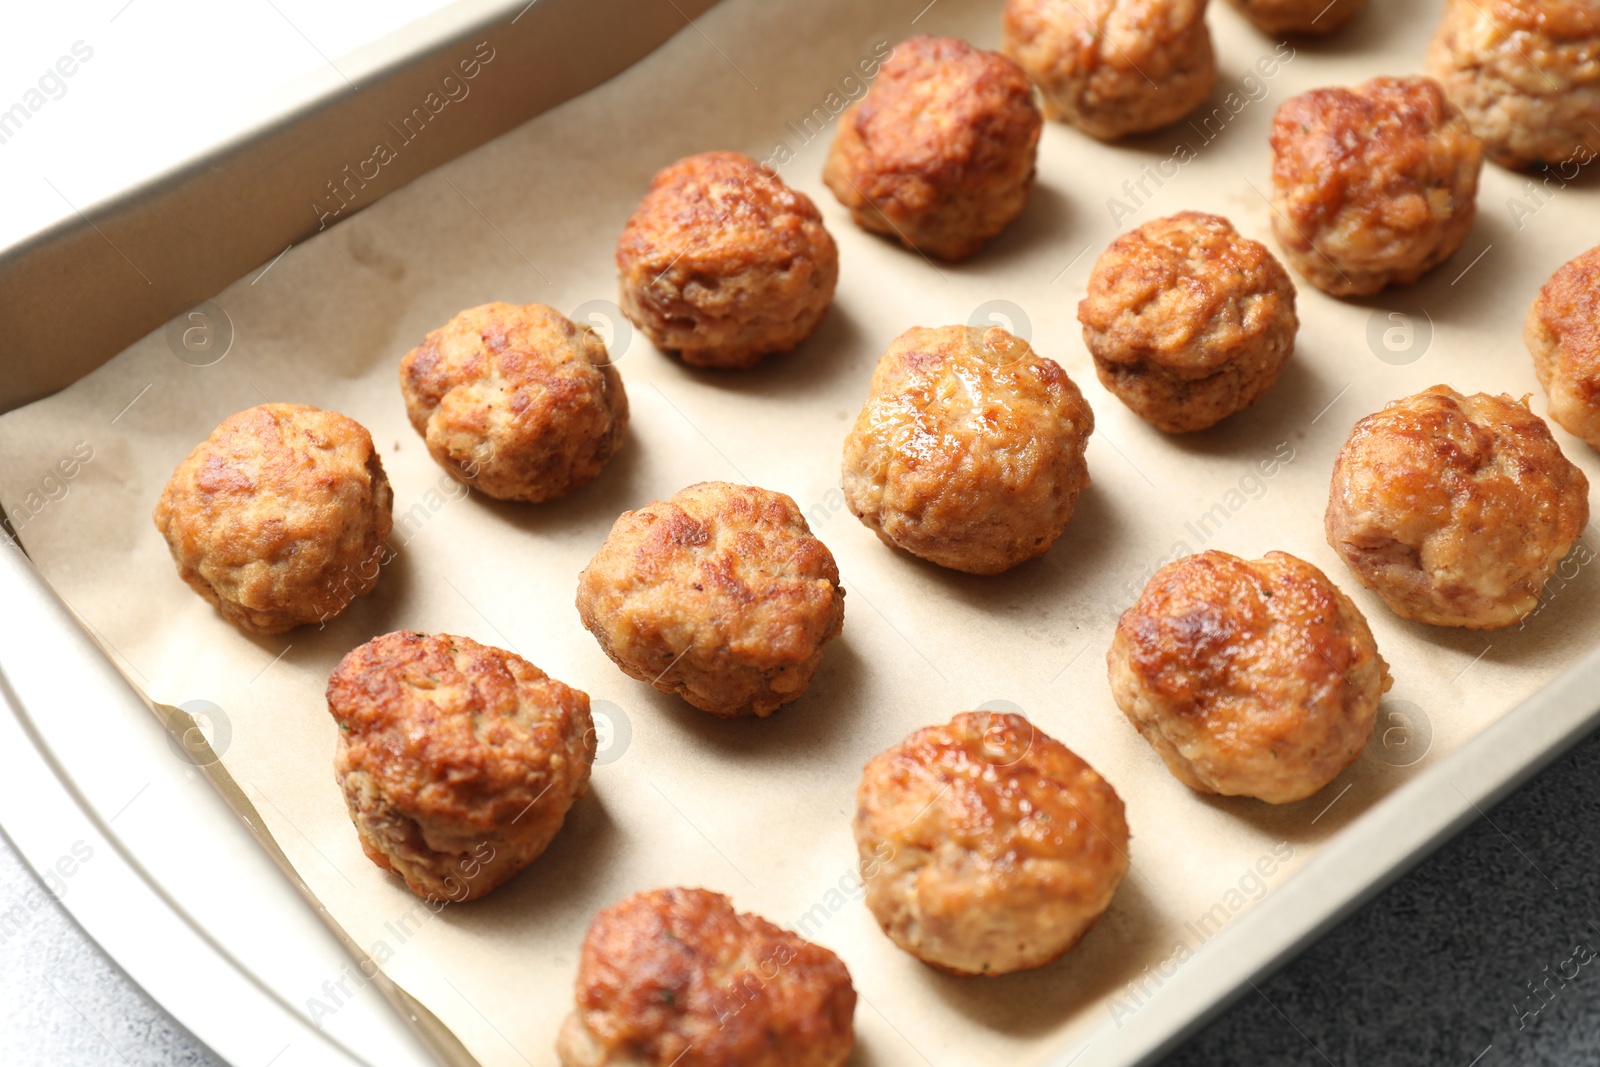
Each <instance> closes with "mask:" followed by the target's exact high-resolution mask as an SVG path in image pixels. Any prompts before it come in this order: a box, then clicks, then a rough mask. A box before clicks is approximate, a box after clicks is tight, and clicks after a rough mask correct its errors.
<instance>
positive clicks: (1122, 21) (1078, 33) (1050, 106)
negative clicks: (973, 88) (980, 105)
mask: <svg viewBox="0 0 1600 1067" xmlns="http://www.w3.org/2000/svg"><path fill="white" fill-rule="evenodd" d="M1205 13H1206V0H1006V6H1005V14H1004V16H1003V27H1002V28H1003V33H1004V37H1003V42H1004V43H1003V44H1002V45H1001V48H1002V49H1003V50H1004V51H1005V53H1006V55H1008V56H1010V57H1011V58H1012V59H1015V60H1016V61H1017V62H1018V63H1020V64H1022V69H1023V70H1025V71H1027V73H1028V77H1029V78H1031V79H1032V80H1033V83H1034V84H1035V85H1037V86H1038V87H1039V92H1040V93H1041V94H1042V95H1043V97H1044V113H1045V114H1046V115H1047V116H1049V117H1050V118H1052V119H1061V120H1063V121H1065V122H1069V123H1071V124H1072V125H1074V126H1076V127H1078V129H1080V130H1082V131H1083V132H1084V133H1087V134H1088V135H1089V136H1091V137H1098V138H1099V139H1100V140H1102V141H1114V140H1116V139H1117V138H1119V137H1126V136H1127V135H1129V134H1132V133H1143V132H1146V131H1148V130H1158V129H1160V128H1161V127H1163V126H1169V125H1171V124H1172V123H1174V122H1177V121H1178V120H1179V119H1181V118H1183V116H1185V115H1187V114H1188V113H1189V112H1191V111H1193V110H1194V109H1195V108H1196V107H1198V106H1199V105H1200V104H1201V103H1202V102H1203V101H1204V100H1205V98H1206V97H1208V96H1210V95H1211V88H1212V86H1214V85H1215V84H1216V81H1217V58H1216V55H1215V53H1214V52H1213V51H1212V49H1211V31H1210V30H1208V29H1206V21H1205Z"/></svg>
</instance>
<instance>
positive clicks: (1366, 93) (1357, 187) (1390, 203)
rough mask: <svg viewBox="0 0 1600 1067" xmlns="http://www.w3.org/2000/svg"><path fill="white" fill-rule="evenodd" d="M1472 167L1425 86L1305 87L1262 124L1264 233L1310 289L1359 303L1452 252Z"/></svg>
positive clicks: (1476, 163)
mask: <svg viewBox="0 0 1600 1067" xmlns="http://www.w3.org/2000/svg"><path fill="white" fill-rule="evenodd" d="M1482 169H1483V149H1482V146H1481V145H1480V144H1479V143H1478V139H1477V138H1476V137H1474V136H1473V134H1472V131H1471V130H1470V129H1469V128H1468V126H1467V121H1466V119H1464V118H1463V117H1462V116H1461V113H1460V112H1459V111H1457V110H1456V108H1455V106H1454V105H1453V104H1451V103H1450V102H1449V101H1448V100H1447V99H1445V96H1444V93H1443V91H1442V90H1441V89H1440V88H1439V85H1438V83H1437V82H1435V81H1433V80H1432V79H1429V78H1374V79H1373V80H1372V81H1369V82H1367V83H1365V84H1364V85H1360V86H1357V87H1356V88H1354V89H1314V90H1312V91H1311V92H1308V93H1301V94H1300V95H1299V96H1296V97H1291V98H1290V99H1288V100H1286V101H1284V103H1283V106H1282V107H1280V108H1278V113H1277V115H1276V117H1274V119H1273V122H1272V188H1273V196H1272V207H1273V219H1272V229H1273V232H1274V233H1275V234H1276V235H1277V237H1278V243H1279V244H1280V245H1281V246H1282V247H1283V250H1284V253H1285V254H1286V255H1287V256H1288V257H1289V262H1290V264H1291V265H1292V266H1293V267H1294V268H1295V269H1296V270H1298V271H1299V272H1300V273H1301V274H1303V275H1305V277H1306V279H1307V280H1308V281H1310V282H1311V284H1313V285H1315V286H1316V287H1317V288H1318V289H1321V290H1322V291H1323V292H1325V293H1329V294H1331V295H1333V296H1370V295H1371V294H1373V293H1376V292H1378V291H1379V290H1381V289H1383V288H1384V287H1385V286H1387V285H1406V284H1409V283H1411V282H1414V281H1416V280H1417V279H1418V278H1420V277H1422V275H1424V274H1426V273H1427V272H1428V271H1430V270H1432V269H1433V268H1434V267H1436V266H1438V265H1439V264H1440V263H1442V262H1443V261H1444V260H1445V259H1446V258H1448V257H1449V256H1450V254H1451V253H1453V252H1454V251H1455V250H1456V249H1457V248H1459V247H1461V242H1462V240H1464V239H1465V238H1466V236H1467V231H1468V230H1470V229H1471V228H1472V220H1473V219H1474V218H1476V217H1477V198H1478V174H1479V172H1480V171H1481V170H1482Z"/></svg>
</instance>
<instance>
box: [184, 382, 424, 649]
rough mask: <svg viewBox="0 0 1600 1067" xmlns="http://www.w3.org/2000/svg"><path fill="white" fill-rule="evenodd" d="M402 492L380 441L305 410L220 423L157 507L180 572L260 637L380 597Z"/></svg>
mask: <svg viewBox="0 0 1600 1067" xmlns="http://www.w3.org/2000/svg"><path fill="white" fill-rule="evenodd" d="M393 512H394V493H393V492H392V491H391V490H390V488H389V479H388V478H387V477H386V476H385V475H384V473H383V462H382V460H380V459H379V458H378V453H377V451H376V450H375V449H374V448H373V447H372V435H371V434H369V433H367V431H366V429H365V427H363V426H362V425H361V424H360V423H358V422H356V421H355V420H354V419H349V418H346V417H345V416H343V415H340V414H338V413H337V412H332V411H321V410H318V409H317V408H314V407H310V406H309V405H306V404H262V405H260V406H258V407H253V408H249V409H247V410H245V411H241V412H239V413H238V414H236V415H230V416H228V417H227V418H226V419H223V420H222V424H221V425H219V426H218V427H217V428H216V429H215V430H213V431H211V436H210V437H208V438H206V439H205V440H204V441H202V442H201V443H200V444H198V445H196V446H195V449H194V451H193V452H190V453H189V458H188V459H186V460H184V461H183V462H182V463H180V464H178V469H177V470H175V471H173V472H172V478H171V479H170V480H169V481H168V482H167V487H166V489H164V490H163V491H162V493H161V499H160V500H159V501H158V502H157V503H156V509H155V516H154V517H155V523H156V529H158V530H160V531H161V536H162V537H165V538H166V539H167V547H168V548H169V549H170V550H171V552H172V560H173V562H174V563H176V564H177V565H178V575H179V577H181V578H182V579H183V580H184V581H185V582H188V583H189V586H190V588H192V589H193V590H194V591H195V592H196V593H199V594H200V595H201V596H202V597H204V598H205V599H206V600H207V601H208V602H210V603H211V604H214V605H216V607H217V609H218V610H219V611H221V612H222V617H223V618H225V619H227V620H228V621H229V622H231V623H233V624H234V625H235V626H238V627H239V628H240V629H241V630H245V631H247V632H249V633H254V634H276V633H282V632H283V631H285V630H288V629H292V628H293V627H296V626H300V625H303V624H305V623H311V622H326V621H327V620H329V619H332V618H334V617H335V616H337V615H339V614H340V613H342V612H343V611H344V609H345V608H347V607H349V606H350V602H351V601H353V600H354V599H355V598H356V597H358V596H365V595H366V594H367V593H370V592H372V590H373V587H375V586H376V585H377V584H378V572H379V569H380V565H381V564H382V563H383V562H384V554H385V551H386V550H385V548H384V542H385V541H387V540H388V538H389V532H390V529H391V528H392V526H393Z"/></svg>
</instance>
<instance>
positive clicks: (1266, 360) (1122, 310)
mask: <svg viewBox="0 0 1600 1067" xmlns="http://www.w3.org/2000/svg"><path fill="white" fill-rule="evenodd" d="M1078 321H1079V322H1081V323H1083V343H1084V344H1085V345H1086V346H1088V349H1089V352H1090V354H1092V355H1093V356H1094V365H1095V370H1096V372H1097V373H1098V374H1099V376H1100V383H1101V384H1102V385H1104V386H1105V387H1106V388H1107V389H1108V390H1110V391H1111V392H1112V393H1114V394H1115V395H1116V396H1117V397H1118V399H1120V400H1121V401H1122V402H1123V403H1124V404H1127V405H1128V407H1130V408H1132V409H1133V411H1134V413H1135V414H1137V415H1138V416H1139V417H1140V418H1141V419H1144V420H1145V421H1146V422H1148V423H1150V424H1151V425H1152V426H1156V427H1159V428H1160V429H1163V430H1165V431H1167V432H1168V433H1187V432H1188V431H1190V430H1203V429H1205V428H1206V427H1208V426H1212V425H1215V424H1216V423H1218V422H1220V421H1221V420H1222V419H1225V418H1227V417H1228V416H1229V415H1232V414H1233V413H1234V412H1236V411H1242V410H1244V409H1245V408H1247V407H1249V406H1250V405H1251V404H1254V403H1255V402H1256V401H1257V400H1259V399H1261V397H1262V395H1263V394H1265V393H1266V391H1267V390H1268V389H1270V388H1272V383H1273V382H1276V381H1277V380H1278V373H1279V372H1280V371H1282V370H1283V366H1284V364H1285V363H1287V362H1288V361H1289V355H1290V353H1292V352H1293V351H1294V336H1295V332H1296V331H1297V330H1298V329H1299V328H1300V320H1299V319H1298V318H1296V317H1295V313H1294V283H1293V282H1291V281H1290V280H1289V274H1288V272H1287V271H1285V270H1284V269H1283V267H1282V265H1281V264H1279V263H1278V261H1277V260H1276V259H1274V258H1273V256H1272V253H1271V252H1269V251H1267V248H1266V246H1265V245H1263V244H1261V242H1259V241H1252V240H1250V239H1248V238H1245V237H1241V236H1239V233H1238V231H1236V230H1235V229H1234V228H1233V224H1232V223H1230V222H1229V221H1228V220H1227V219H1224V218H1219V217H1218V216H1216V215H1203V214H1201V213H1199V212H1195V211H1186V212H1184V213H1182V214H1180V215H1174V216H1172V217H1171V218H1167V219H1156V220H1155V221H1154V222H1147V223H1145V224H1144V225H1143V226H1140V227H1139V228H1138V229H1137V230H1134V231H1132V232H1131V233H1127V234H1124V235H1122V236H1121V237H1119V238H1117V239H1116V240H1115V241H1113V242H1112V243H1111V247H1110V248H1107V249H1106V250H1105V252H1104V253H1102V254H1101V256H1100V259H1099V260H1098V261H1097V262H1096V263H1095V265H1094V272H1093V273H1092V274H1091V275H1090V277H1089V295H1088V296H1087V297H1086V298H1085V299H1084V300H1083V302H1082V303H1080V304H1079V305H1078Z"/></svg>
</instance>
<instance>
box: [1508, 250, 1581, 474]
mask: <svg viewBox="0 0 1600 1067" xmlns="http://www.w3.org/2000/svg"><path fill="white" fill-rule="evenodd" d="M1523 338H1524V339H1525V340H1526V341H1527V343H1528V351H1529V352H1531V353H1533V369H1534V371H1535V372H1536V373H1537V374H1538V375H1539V383H1540V384H1541V385H1543V386H1544V391H1545V392H1546V393H1547V394H1549V396H1550V417H1551V418H1552V419H1554V420H1555V421H1556V423H1557V424H1558V425H1560V426H1561V427H1562V428H1563V429H1565V430H1566V431H1567V432H1568V433H1571V434H1575V435H1576V436H1578V437H1581V438H1583V439H1584V440H1585V441H1587V442H1589V445H1590V447H1591V448H1596V449H1600V247H1595V248H1591V249H1589V251H1587V252H1585V253H1584V254H1583V255H1581V256H1579V257H1578V258H1576V259H1574V260H1572V261H1571V262H1570V263H1567V264H1566V265H1565V266H1563V267H1562V268H1561V269H1560V270H1558V271H1556V272H1555V273H1554V274H1552V275H1551V276H1550V280H1549V281H1547V282H1545V284H1544V288H1543V289H1541V290H1539V295H1538V297H1536V298H1535V299H1534V301H1533V306H1532V307H1530V308H1529V309H1528V321H1527V324H1526V325H1525V326H1524V328H1523Z"/></svg>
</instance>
